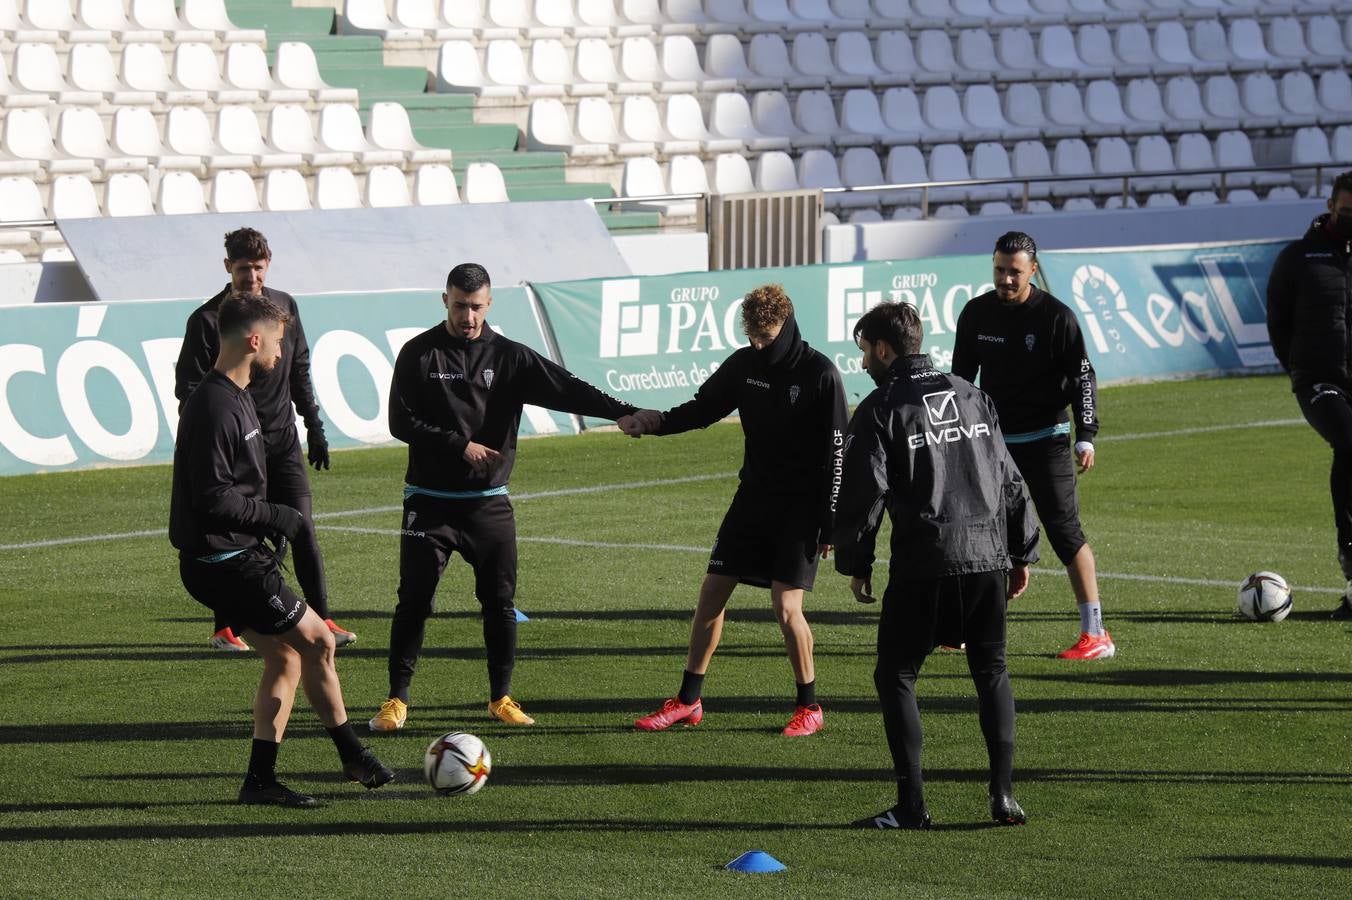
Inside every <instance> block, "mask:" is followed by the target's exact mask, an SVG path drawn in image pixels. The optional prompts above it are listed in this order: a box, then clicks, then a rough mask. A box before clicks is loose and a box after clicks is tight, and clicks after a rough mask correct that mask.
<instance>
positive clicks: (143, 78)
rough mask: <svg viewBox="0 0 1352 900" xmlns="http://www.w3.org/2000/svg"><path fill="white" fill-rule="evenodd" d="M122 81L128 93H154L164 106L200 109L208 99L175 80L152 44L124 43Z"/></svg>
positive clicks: (203, 92)
mask: <svg viewBox="0 0 1352 900" xmlns="http://www.w3.org/2000/svg"><path fill="white" fill-rule="evenodd" d="M255 49H256V48H255ZM122 80H123V81H124V82H126V83H127V85H129V86H130V87H131V88H132V90H136V91H150V92H152V93H154V94H155V95H156V96H158V97H159V99H160V101H161V102H163V103H164V104H165V105H168V106H183V105H186V104H193V105H196V106H202V105H204V104H205V103H206V102H207V100H208V99H210V95H209V94H208V93H207V92H206V91H202V90H193V89H191V88H187V87H184V86H183V85H181V84H179V83H178V82H177V81H175V80H174V79H173V78H172V77H171V76H170V74H169V64H168V63H167V62H166V61H165V58H164V54H163V53H162V52H161V51H160V48H159V47H158V46H156V45H155V44H144V43H141V44H127V45H125V46H124V47H123V48H122Z"/></svg>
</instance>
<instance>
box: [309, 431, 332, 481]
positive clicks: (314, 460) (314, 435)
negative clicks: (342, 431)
mask: <svg viewBox="0 0 1352 900" xmlns="http://www.w3.org/2000/svg"><path fill="white" fill-rule="evenodd" d="M305 443H306V444H308V445H309V448H310V449H309V453H308V454H307V456H308V458H309V460H310V465H312V466H314V467H315V471H319V470H320V469H327V468H328V467H329V442H328V439H327V438H325V437H324V426H323V425H321V424H319V423H318V422H316V423H315V424H313V425H311V426H309V427H308V428H306V429H305Z"/></svg>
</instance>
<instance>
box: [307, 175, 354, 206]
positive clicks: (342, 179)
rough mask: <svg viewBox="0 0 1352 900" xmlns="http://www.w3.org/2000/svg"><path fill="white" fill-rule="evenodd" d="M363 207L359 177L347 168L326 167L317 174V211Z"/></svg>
mask: <svg viewBox="0 0 1352 900" xmlns="http://www.w3.org/2000/svg"><path fill="white" fill-rule="evenodd" d="M361 205H362V202H361V191H360V189H358V187H357V176H356V175H354V174H353V172H352V170H351V169H349V168H346V167H345V166H325V167H324V168H322V169H320V170H319V171H318V172H317V173H315V209H353V208H356V207H359V206H361Z"/></svg>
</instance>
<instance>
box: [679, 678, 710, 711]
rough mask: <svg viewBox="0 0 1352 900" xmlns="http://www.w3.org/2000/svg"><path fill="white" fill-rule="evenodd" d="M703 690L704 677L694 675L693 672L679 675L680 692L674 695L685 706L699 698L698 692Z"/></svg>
mask: <svg viewBox="0 0 1352 900" xmlns="http://www.w3.org/2000/svg"><path fill="white" fill-rule="evenodd" d="M703 690H704V676H703V675H696V674H695V673H694V672H689V671H687V672H682V673H681V691H680V693H679V694H677V695H676V699H677V700H680V701H681V702H682V703H684V704H685V705H686V706H689V705H690V704H692V703H694V702H695V701H696V700H698V699H699V698H700V692H701V691H703Z"/></svg>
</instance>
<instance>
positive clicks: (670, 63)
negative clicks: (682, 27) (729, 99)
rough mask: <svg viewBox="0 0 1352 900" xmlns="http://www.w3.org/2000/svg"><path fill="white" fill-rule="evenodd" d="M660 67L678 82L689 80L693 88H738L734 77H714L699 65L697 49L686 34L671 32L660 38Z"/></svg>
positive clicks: (717, 89)
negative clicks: (671, 33)
mask: <svg viewBox="0 0 1352 900" xmlns="http://www.w3.org/2000/svg"><path fill="white" fill-rule="evenodd" d="M661 62H662V68H663V70H664V71H666V73H667V75H669V76H670V77H671V78H673V79H675V80H676V81H678V82H690V83H692V84H694V85H695V90H699V91H705V92H708V93H717V92H719V91H735V90H737V88H738V84H737V80H736V79H734V78H716V77H714V76H712V75H711V74H709V72H707V71H705V69H704V67H703V66H701V65H700V61H699V51H698V50H696V49H695V42H694V41H692V40H691V39H690V37H689V36H688V35H684V34H673V35H670V36H668V37H664V38H663V39H662V47H661Z"/></svg>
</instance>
